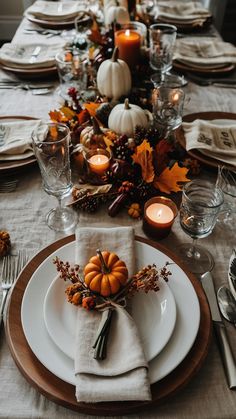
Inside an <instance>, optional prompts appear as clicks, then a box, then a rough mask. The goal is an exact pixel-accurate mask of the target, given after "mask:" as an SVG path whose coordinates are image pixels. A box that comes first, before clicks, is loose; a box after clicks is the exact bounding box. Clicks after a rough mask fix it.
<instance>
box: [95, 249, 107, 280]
mask: <svg viewBox="0 0 236 419" xmlns="http://www.w3.org/2000/svg"><path fill="white" fill-rule="evenodd" d="M96 252H97V255H98V257H99V260H100V262H101V266H102V271H103V273H104V274H108V273H110V269H109V268H108V266H107V265H106V263H105V260H104V257H103V256H102V252H101V250H100V249H97V250H96Z"/></svg>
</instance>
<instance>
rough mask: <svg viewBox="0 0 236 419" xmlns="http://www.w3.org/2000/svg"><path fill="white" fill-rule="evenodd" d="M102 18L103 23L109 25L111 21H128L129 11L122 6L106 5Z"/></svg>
mask: <svg viewBox="0 0 236 419" xmlns="http://www.w3.org/2000/svg"><path fill="white" fill-rule="evenodd" d="M104 20H105V25H106V26H108V25H111V24H112V23H113V22H117V23H120V24H121V25H123V24H124V23H129V21H130V18H129V12H128V10H127V8H126V7H124V6H111V5H109V6H107V7H105V8H104Z"/></svg>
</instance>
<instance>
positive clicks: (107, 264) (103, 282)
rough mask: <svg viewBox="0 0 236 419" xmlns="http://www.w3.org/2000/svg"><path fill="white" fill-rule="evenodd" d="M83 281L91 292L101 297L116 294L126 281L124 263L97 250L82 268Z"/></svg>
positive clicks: (111, 255) (109, 253)
mask: <svg viewBox="0 0 236 419" xmlns="http://www.w3.org/2000/svg"><path fill="white" fill-rule="evenodd" d="M84 276H85V277H84V281H85V283H86V285H87V286H88V287H89V288H90V289H91V291H95V292H98V293H99V294H101V295H102V296H103V297H109V296H110V295H112V294H116V293H117V292H118V291H119V290H120V288H121V286H123V285H125V284H126V282H127V279H128V269H127V267H126V264H125V262H123V261H122V260H120V259H119V257H118V256H117V255H116V254H115V253H111V252H108V251H104V252H101V251H100V250H97V255H96V256H93V257H91V258H90V260H89V263H88V264H87V265H86V266H85V268H84Z"/></svg>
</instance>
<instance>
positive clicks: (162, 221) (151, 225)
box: [143, 196, 178, 240]
mask: <svg viewBox="0 0 236 419" xmlns="http://www.w3.org/2000/svg"><path fill="white" fill-rule="evenodd" d="M177 214H178V209H177V206H176V205H175V203H174V202H173V201H172V200H171V199H169V198H166V197H164V196H155V197H153V198H151V199H149V200H148V201H147V202H146V203H145V205H144V214H143V231H144V232H145V234H146V235H147V236H149V237H151V238H152V239H154V240H160V239H164V238H165V237H167V236H168V234H169V233H170V230H171V227H172V225H173V223H174V220H175V218H176V216H177Z"/></svg>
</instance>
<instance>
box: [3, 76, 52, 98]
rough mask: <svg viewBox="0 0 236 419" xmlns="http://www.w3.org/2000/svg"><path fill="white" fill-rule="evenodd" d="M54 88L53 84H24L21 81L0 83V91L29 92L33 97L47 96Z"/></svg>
mask: <svg viewBox="0 0 236 419" xmlns="http://www.w3.org/2000/svg"><path fill="white" fill-rule="evenodd" d="M53 88H54V84H52V83H47V82H45V83H22V82H20V81H11V80H7V81H0V89H3V90H5V89H13V90H18V89H21V90H29V91H30V92H31V93H32V94H33V95H45V94H47V93H50V92H51V91H52V89H53Z"/></svg>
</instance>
